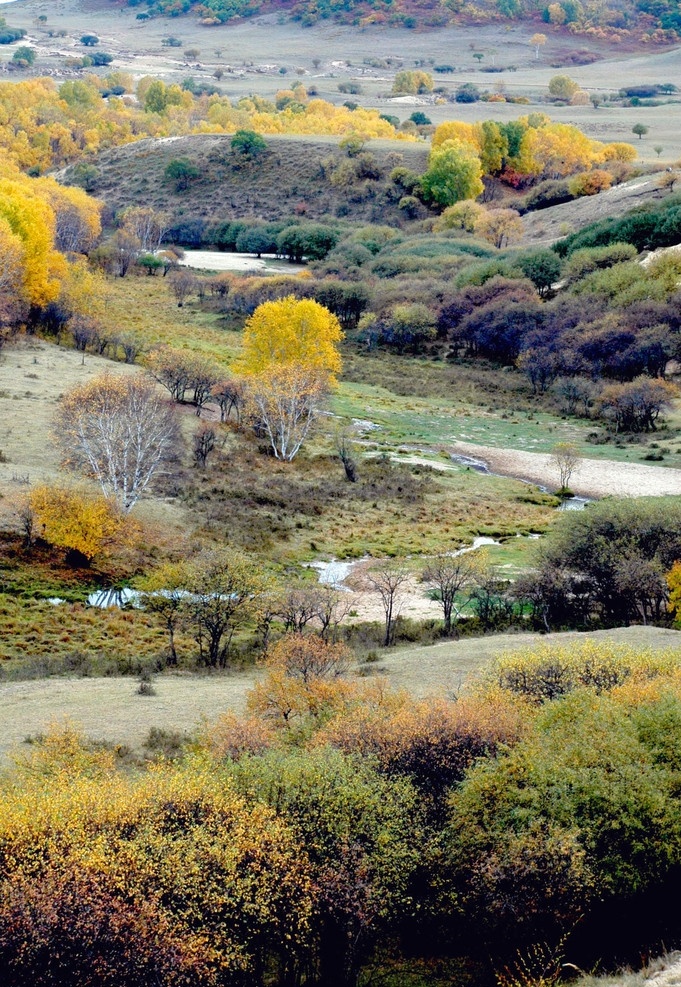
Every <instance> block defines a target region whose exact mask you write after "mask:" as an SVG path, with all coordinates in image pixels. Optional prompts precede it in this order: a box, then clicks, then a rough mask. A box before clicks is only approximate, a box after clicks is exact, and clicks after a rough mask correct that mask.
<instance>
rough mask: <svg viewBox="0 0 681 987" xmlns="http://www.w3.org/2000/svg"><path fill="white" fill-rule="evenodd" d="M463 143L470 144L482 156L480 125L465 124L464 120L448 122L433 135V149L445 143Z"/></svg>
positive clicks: (441, 125) (442, 124)
mask: <svg viewBox="0 0 681 987" xmlns="http://www.w3.org/2000/svg"><path fill="white" fill-rule="evenodd" d="M451 140H457V141H463V142H464V143H465V144H470V145H471V147H473V148H474V149H475V151H476V152H477V153H478V154H480V152H481V151H482V129H481V127H480V124H479V123H464V122H463V121H462V120H447V122H446V123H441V124H440V126H439V127H437V128H436V130H435V133H434V134H433V142H432V143H433V147H439V146H440V144H444V142H445V141H451Z"/></svg>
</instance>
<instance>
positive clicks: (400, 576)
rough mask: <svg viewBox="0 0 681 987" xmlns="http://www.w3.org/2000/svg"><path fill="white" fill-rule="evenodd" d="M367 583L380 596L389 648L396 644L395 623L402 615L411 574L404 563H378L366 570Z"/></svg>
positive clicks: (386, 641)
mask: <svg viewBox="0 0 681 987" xmlns="http://www.w3.org/2000/svg"><path fill="white" fill-rule="evenodd" d="M364 578H365V581H366V583H367V585H368V586H369V588H370V589H372V590H373V591H374V592H375V593H377V594H378V596H379V598H380V601H381V606H382V608H383V613H384V615H385V633H384V635H383V645H384V647H386V648H389V647H390V646H391V645H392V644H394V643H395V622H396V620H397V618H398V617H399V615H400V611H401V609H402V604H403V603H404V594H405V590H406V587H407V583H408V582H409V580H410V578H411V573H410V571H409V569H408V568H407V566H406V565H405V563H404V562H394V561H391V560H387V561H384V562H377V563H376V564H375V565H372V566H371V567H370V568H369V569H367V570H366V572H365V574H364Z"/></svg>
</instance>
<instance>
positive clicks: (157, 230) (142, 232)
mask: <svg viewBox="0 0 681 987" xmlns="http://www.w3.org/2000/svg"><path fill="white" fill-rule="evenodd" d="M120 218H121V226H122V228H123V229H124V230H127V231H128V232H129V233H131V234H132V235H133V236H134V237H136V238H137V239H138V240H139V243H140V248H141V250H144V251H145V252H149V251H154V250H158V248H159V247H160V246H161V242H162V240H163V237H164V236H165V234H166V232H167V229H168V217H167V216H166V214H165V213H163V212H159V211H158V210H157V209H153V208H152V207H151V206H128V208H127V209H124V210H123V212H122V214H121V217H120Z"/></svg>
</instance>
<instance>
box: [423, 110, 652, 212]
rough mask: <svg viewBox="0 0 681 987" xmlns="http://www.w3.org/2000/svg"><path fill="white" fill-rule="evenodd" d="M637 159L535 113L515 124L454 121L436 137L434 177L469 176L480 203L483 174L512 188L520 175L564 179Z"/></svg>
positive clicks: (621, 147) (626, 147) (625, 148)
mask: <svg viewBox="0 0 681 987" xmlns="http://www.w3.org/2000/svg"><path fill="white" fill-rule="evenodd" d="M635 159H636V149H635V148H634V147H633V146H632V145H631V144H626V143H622V142H615V143H610V144H603V143H602V142H600V141H595V140H591V139H590V138H589V137H587V136H586V134H583V133H582V132H581V130H578V129H577V127H573V126H572V125H570V124H565V123H554V122H553V121H551V119H550V118H549V117H548V116H546V114H544V113H532V114H530V115H529V116H524V117H519V118H518V120H514V121H511V122H510V123H507V124H503V123H496V122H495V121H494V120H485V121H482V122H478V123H464V122H462V121H459V120H450V121H447V123H443V124H441V125H440V126H439V127H438V128H437V129H436V131H435V133H434V134H433V150H432V152H431V158H430V163H429V165H430V166H429V172H434V173H437V172H439V171H446V170H451V169H452V168H454V167H455V166H456V170H457V171H459V172H465V183H466V186H467V188H469V189H470V193H471V194H470V195H468V196H459V198H464V197H465V198H475V196H477V195H479V194H480V192H481V191H482V176H483V175H503V177H504V179H505V180H507V181H508V182H509V183H510V184H513V183H514V179H516V178H519V177H521V176H523V177H524V176H537V177H542V178H564V177H566V176H568V175H574V174H575V173H578V172H585V171H589V170H590V169H592V168H594V167H597V166H599V165H601V166H606V167H607V165H608V164H610V165H611V166H613V167H617V165H616V164H615V163H616V162H619V163H620V164H621V163H627V162H631V161H634V160H635Z"/></svg>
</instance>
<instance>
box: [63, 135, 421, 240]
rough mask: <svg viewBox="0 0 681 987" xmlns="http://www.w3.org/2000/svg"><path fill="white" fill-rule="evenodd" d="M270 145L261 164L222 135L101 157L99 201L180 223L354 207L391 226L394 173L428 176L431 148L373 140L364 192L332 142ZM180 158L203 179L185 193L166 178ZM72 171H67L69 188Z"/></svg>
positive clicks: (279, 140) (359, 214)
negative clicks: (150, 209)
mask: <svg viewBox="0 0 681 987" xmlns="http://www.w3.org/2000/svg"><path fill="white" fill-rule="evenodd" d="M267 145H268V151H267V153H266V154H265V155H264V156H263V157H262V159H259V160H258V161H256V162H253V163H250V164H246V165H244V164H243V162H241V161H240V160H239V159H238V156H236V155H235V154H234V153H233V152H232V151H231V149H230V137H229V136H226V135H223V134H200V135H193V136H188V137H178V138H171V139H169V140H144V141H139V142H137V143H135V144H132V145H126V146H124V147H118V148H115V149H113V150H110V151H106V152H104V153H103V154H101V155H99V157H98V158H97V169H98V172H99V174H98V175H97V177H96V178H95V179H94V181H93V184H92V194H93V195H95V196H97V197H98V198H100V199H104V201H105V202H106V203H107V204H108V205H109V206H111V207H112V208H113V209H119V208H122V207H124V206H129V205H133V204H137V203H139V202H142V201H143V202H144V203H145V204H147V205H151V206H154V207H155V208H158V209H163V210H165V211H166V212H167V213H169V214H170V215H171V216H172V217H173V219H174V220H176V221H180V220H181V219H182V217H185V218H186V217H191V219H192V220H199V221H200V220H210V221H211V222H220V221H221V220H229V219H233V218H237V217H239V218H240V217H248V216H257V217H261V218H263V219H268V220H275V219H279V218H289V217H290V216H292V215H293V214H294V213H295V214H298V215H301V216H305V217H307V218H314V219H317V218H321V217H329V216H338V215H344V214H345V212H346V211H347V209H348V207H349V206H350V207H351V209H352V217H353V219H355V220H361V219H366V220H372V221H378V222H390V221H395V220H396V219H398V217H399V216H400V213H399V210H398V207H397V201H395V198H394V197H393V198H390V197H389V196H388V194H387V192H388V188H389V187H390V185H391V183H390V182H389V180H388V178H389V174H390V171H391V170H392V168H394V167H396V166H397V165H404V166H405V167H407V168H410V169H412V170H414V171H417V172H420V171H424V170H425V168H426V163H427V157H428V149H427V148H426V147H425V146H424V145H418V144H413V145H412V144H407V143H400V144H396V143H395V142H394V141H371V142H369V143H368V144H367V150H368V151H369V152H370V153H371V154H372V156H373V158H374V159H375V163H376V172H375V173H376V174H378V175H379V176H380V177H378V178H376V179H372V180H371V181H370V182H366V183H363V184H362V185H361V187H359V188H358V187H357V186H356V185H351V186H350V187H348V185H346V184H345V183H343V182H342V181H338V179H336V178H334V172H335V171H336V170H337V168H338V165H339V163H340V162H342V161H343V160H347V155H346V154H345V153H344V152H343V151H342V150H340V149H339V147H338V143H337V141H336V140H334V139H333V138H328V139H324V138H315V139H309V138H304V137H296V136H277V137H267ZM177 158H188V159H189V160H190V161H191V162H192V163H193V164H194V165H196V167H197V168H198V169H199V171H200V177H199V178H198V179H197V180H196V181H193V182H191V183H190V185H189V187H188V188H186V189H184V190H181V191H178V190H177V189H176V186H175V183H174V182H172V181H170V182H169V181H167V180H166V179H165V178H164V173H165V170H166V168H167V166H168V164H169V163H170V162H171V161H172V160H174V159H177ZM72 172H73V169H72V168H67V169H66V170H65V171H64V172H62V176H63V178H64V180H65V181H66V182H69V180H70V179H71V178H72Z"/></svg>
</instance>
